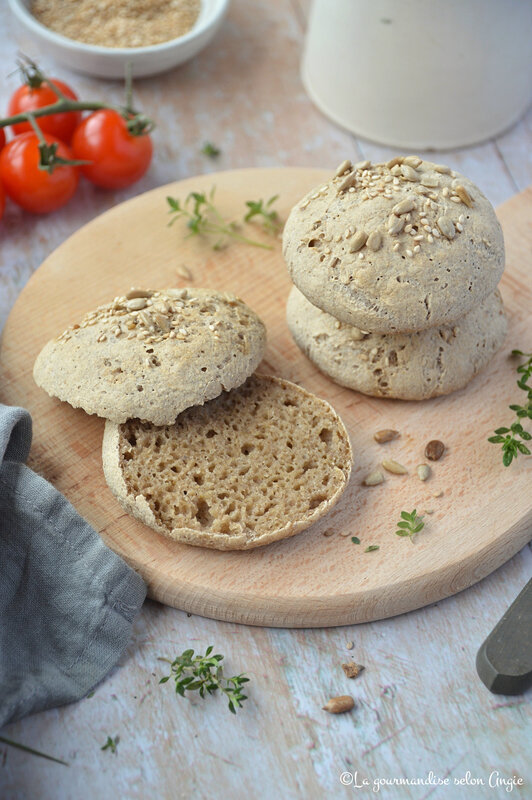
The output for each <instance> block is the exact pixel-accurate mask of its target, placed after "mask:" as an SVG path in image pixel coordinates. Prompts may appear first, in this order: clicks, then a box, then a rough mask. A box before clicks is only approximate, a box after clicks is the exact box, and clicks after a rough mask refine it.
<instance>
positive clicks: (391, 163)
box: [386, 156, 403, 169]
mask: <svg viewBox="0 0 532 800" xmlns="http://www.w3.org/2000/svg"><path fill="white" fill-rule="evenodd" d="M402 163H403V156H395V158H392V159H390V161H388V162H387V164H386V166H387V167H388V169H392V168H393V167H396V166H397V165H400V164H402Z"/></svg>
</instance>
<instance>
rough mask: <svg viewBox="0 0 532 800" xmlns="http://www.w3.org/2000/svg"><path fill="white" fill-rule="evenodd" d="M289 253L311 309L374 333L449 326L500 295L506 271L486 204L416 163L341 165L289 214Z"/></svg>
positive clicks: (458, 179)
mask: <svg viewBox="0 0 532 800" xmlns="http://www.w3.org/2000/svg"><path fill="white" fill-rule="evenodd" d="M283 253H284V257H285V260H286V263H287V266H288V271H289V272H290V275H291V277H292V280H293V282H294V283H295V285H296V286H297V287H298V289H300V291H301V292H303V294H304V295H305V296H306V297H307V298H308V299H309V300H310V302H311V303H313V304H314V305H315V306H318V307H319V308H321V309H322V310H323V311H325V312H327V313H329V314H333V315H334V316H335V317H336V318H337V319H339V320H341V321H342V322H345V323H347V324H348V325H354V326H356V327H357V328H361V329H362V330H365V331H370V332H372V333H401V332H412V331H420V330H424V329H426V328H431V327H434V326H437V325H445V324H449V323H452V322H454V321H455V320H456V319H458V318H460V317H463V316H464V314H467V313H468V311H470V310H471V309H472V308H474V307H476V306H477V305H478V304H479V303H480V302H481V301H482V300H483V299H484V298H485V297H487V296H488V295H489V294H491V293H492V292H493V291H494V290H495V288H496V286H497V284H498V282H499V280H500V278H501V275H502V272H503V269H504V241H503V235H502V230H501V227H500V225H499V222H498V220H497V217H496V216H495V212H494V210H493V207H492V206H491V204H490V202H489V201H488V200H487V198H486V197H485V196H484V195H483V194H482V192H481V191H480V189H479V188H478V187H477V186H475V184H474V183H472V182H471V181H470V180H468V179H467V178H465V177H464V176H463V175H460V174H459V173H457V172H454V171H452V170H451V169H450V168H449V167H446V166H444V165H441V164H433V163H432V162H430V161H423V160H422V159H421V158H418V157H417V156H406V157H402V156H399V157H397V158H394V159H392V160H391V161H389V162H387V163H380V164H372V163H371V162H369V161H363V162H360V163H358V164H352V163H351V162H350V161H344V162H343V163H342V164H340V166H339V167H338V169H337V170H336V172H335V173H334V175H332V176H331V178H330V180H329V181H327V182H326V183H324V184H323V185H322V186H318V187H316V188H315V189H313V190H312V191H310V192H309V193H308V194H307V195H306V196H305V197H304V198H303V199H302V200H301V201H300V202H299V203H297V204H296V205H295V206H294V208H293V209H292V211H291V213H290V216H289V218H288V221H287V223H286V225H285V229H284V235H283Z"/></svg>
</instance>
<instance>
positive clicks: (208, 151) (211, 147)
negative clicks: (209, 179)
mask: <svg viewBox="0 0 532 800" xmlns="http://www.w3.org/2000/svg"><path fill="white" fill-rule="evenodd" d="M200 153H201V154H202V155H204V156H207V158H212V159H215V158H218V156H219V155H221V153H222V151H221V150H220V148H219V147H217V146H216V145H215V144H213V143H212V142H204V143H203V146H202V148H201V150H200Z"/></svg>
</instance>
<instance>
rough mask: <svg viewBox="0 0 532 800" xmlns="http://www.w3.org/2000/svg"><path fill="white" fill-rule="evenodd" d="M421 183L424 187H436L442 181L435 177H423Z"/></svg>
mask: <svg viewBox="0 0 532 800" xmlns="http://www.w3.org/2000/svg"><path fill="white" fill-rule="evenodd" d="M420 182H421V185H422V186H430V187H436V186H439V185H440V181H439V179H438V178H437V177H436V176H435V175H423V177H422V178H421V181H420Z"/></svg>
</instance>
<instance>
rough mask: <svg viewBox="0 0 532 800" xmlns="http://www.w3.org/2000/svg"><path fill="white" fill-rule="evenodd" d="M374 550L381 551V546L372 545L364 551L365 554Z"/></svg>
mask: <svg viewBox="0 0 532 800" xmlns="http://www.w3.org/2000/svg"><path fill="white" fill-rule="evenodd" d="M374 550H380V546H379V545H378V544H370V545H369V546H368V547H366V549H365V550H364V552H365V553H372V552H373V551H374Z"/></svg>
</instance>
